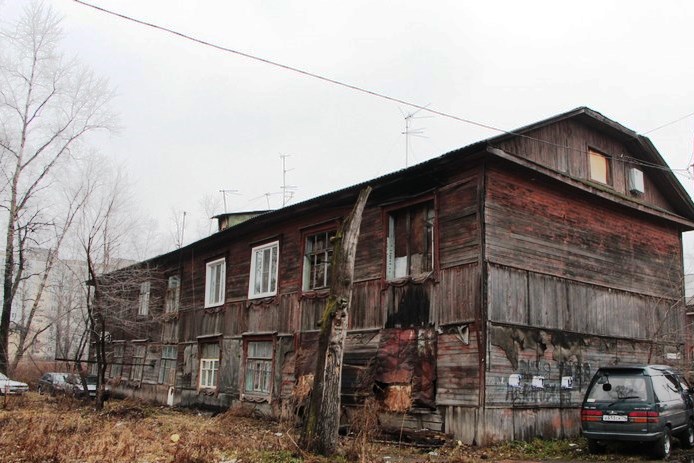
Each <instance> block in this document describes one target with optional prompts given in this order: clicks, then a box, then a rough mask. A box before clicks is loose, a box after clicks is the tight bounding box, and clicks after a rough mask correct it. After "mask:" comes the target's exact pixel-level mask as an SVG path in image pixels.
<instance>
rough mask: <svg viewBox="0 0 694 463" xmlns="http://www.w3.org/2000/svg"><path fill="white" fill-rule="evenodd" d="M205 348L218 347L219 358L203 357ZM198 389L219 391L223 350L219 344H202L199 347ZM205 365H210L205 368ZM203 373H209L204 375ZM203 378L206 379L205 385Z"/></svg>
mask: <svg viewBox="0 0 694 463" xmlns="http://www.w3.org/2000/svg"><path fill="white" fill-rule="evenodd" d="M205 346H217V357H216V358H215V357H210V356H207V357H203V352H204V349H205ZM198 354H199V361H198V389H206V390H217V387H218V383H219V367H220V365H221V363H222V361H221V360H222V359H221V357H222V348H221V346H220V345H219V342H201V343H200V344H199V345H198ZM205 365H208V367H207V368H205ZM203 371H205V372H207V374H206V375H203ZM203 378H206V381H205V383H204V384H203Z"/></svg>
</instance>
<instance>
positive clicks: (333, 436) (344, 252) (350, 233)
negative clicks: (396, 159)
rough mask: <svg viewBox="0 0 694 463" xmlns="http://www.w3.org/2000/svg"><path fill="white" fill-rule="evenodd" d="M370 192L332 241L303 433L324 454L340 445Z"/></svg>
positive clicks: (305, 445)
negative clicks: (346, 356) (345, 368)
mask: <svg viewBox="0 0 694 463" xmlns="http://www.w3.org/2000/svg"><path fill="white" fill-rule="evenodd" d="M370 193H371V187H366V188H364V189H363V190H362V191H361V192H360V193H359V198H358V199H357V202H356V203H355V205H354V209H353V210H352V212H351V213H350V215H349V216H348V217H347V219H346V220H345V222H344V223H343V224H342V226H341V227H340V230H339V231H338V233H337V234H336V235H335V238H334V241H333V249H334V252H333V257H332V269H333V273H332V275H331V278H330V294H329V295H328V299H327V302H326V304H325V309H324V310H323V316H322V317H321V326H320V335H319V337H318V353H317V357H316V371H315V375H314V382H313V390H312V391H311V401H310V403H309V409H308V414H307V416H306V421H305V423H304V429H303V433H302V436H301V443H302V446H303V448H304V449H306V450H310V451H315V452H318V453H321V454H323V455H332V454H333V453H335V448H336V446H337V435H338V430H339V425H340V384H341V382H342V357H343V353H344V348H345V346H344V344H345V339H346V336H347V328H348V326H349V323H348V322H349V307H350V304H351V301H352V280H353V279H354V259H355V256H356V249H357V243H358V241H359V228H360V226H361V218H362V213H363V212H364V206H365V205H366V201H367V199H368V198H369V194H370Z"/></svg>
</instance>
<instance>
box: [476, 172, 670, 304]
mask: <svg viewBox="0 0 694 463" xmlns="http://www.w3.org/2000/svg"><path fill="white" fill-rule="evenodd" d="M486 197H487V201H486V207H485V218H484V220H485V227H486V230H487V234H486V247H485V252H486V257H487V259H488V261H489V262H492V263H497V264H501V265H505V266H507V267H515V268H519V269H524V270H529V271H533V272H536V273H540V274H544V275H548V276H556V277H565V278H570V279H572V280H575V281H579V282H583V283H591V284H595V285H599V286H604V287H610V288H613V289H619V290H622V291H631V292H635V293H639V294H645V295H653V296H656V297H665V298H670V299H679V297H680V294H679V292H678V290H679V288H680V282H681V278H682V265H681V264H682V246H681V240H680V234H679V230H678V228H677V227H676V226H675V225H673V224H668V223H666V222H664V221H663V222H657V221H655V220H643V217H642V216H639V215H637V213H635V212H630V211H627V210H624V209H623V208H621V209H618V208H617V207H615V206H614V205H612V204H607V202H606V201H596V200H595V199H594V198H592V199H591V198H589V197H587V196H586V195H584V194H580V193H578V192H573V191H571V190H569V189H567V188H566V186H565V185H562V184H559V183H557V184H546V183H542V182H536V181H534V180H533V179H532V178H529V177H528V176H527V175H526V174H524V175H520V174H519V173H512V172H509V171H505V170H501V169H499V168H493V167H492V168H490V169H489V171H488V178H487V195H486ZM520 277H522V275H521V276H520ZM518 302H519V303H521V301H518Z"/></svg>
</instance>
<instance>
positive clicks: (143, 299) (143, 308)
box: [137, 281, 150, 316]
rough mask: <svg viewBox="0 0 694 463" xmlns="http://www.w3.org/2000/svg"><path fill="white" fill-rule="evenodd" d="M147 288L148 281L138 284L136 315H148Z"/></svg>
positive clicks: (148, 286)
mask: <svg viewBox="0 0 694 463" xmlns="http://www.w3.org/2000/svg"><path fill="white" fill-rule="evenodd" d="M149 288H150V284H149V281H145V282H143V283H142V284H140V299H139V305H138V308H137V314H138V315H143V316H144V315H147V314H149Z"/></svg>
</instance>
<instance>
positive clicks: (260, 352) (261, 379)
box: [244, 341, 273, 395]
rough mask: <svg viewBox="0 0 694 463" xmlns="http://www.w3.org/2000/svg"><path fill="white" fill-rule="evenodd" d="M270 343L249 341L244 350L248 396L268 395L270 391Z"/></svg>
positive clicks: (245, 387) (245, 388)
mask: <svg viewBox="0 0 694 463" xmlns="http://www.w3.org/2000/svg"><path fill="white" fill-rule="evenodd" d="M272 350H273V349H272V341H249V342H248V345H247V349H246V381H245V386H244V390H245V392H246V393H248V394H254V395H258V394H260V395H269V394H270V392H271V391H272Z"/></svg>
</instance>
